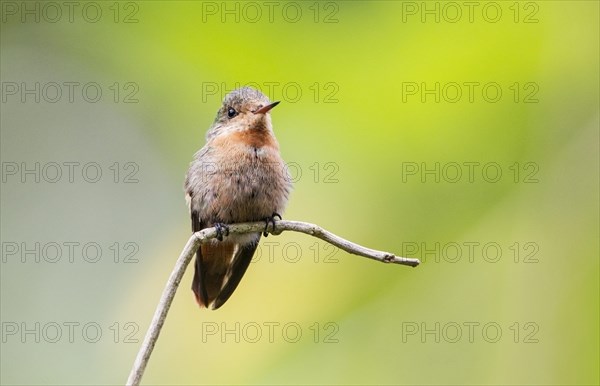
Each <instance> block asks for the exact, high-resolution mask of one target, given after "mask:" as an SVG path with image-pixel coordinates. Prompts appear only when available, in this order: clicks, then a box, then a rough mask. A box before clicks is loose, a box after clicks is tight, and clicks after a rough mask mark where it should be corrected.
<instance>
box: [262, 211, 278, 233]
mask: <svg viewBox="0 0 600 386" xmlns="http://www.w3.org/2000/svg"><path fill="white" fill-rule="evenodd" d="M275 217H279V219H280V220H281V219H282V218H281V215H280V214H279V213H277V212H273V214H272V215H271V216H269V217H267V218H265V230H264V231H263V236H265V237H268V236H269V232H267V229H269V224H272V225H273V229H275Z"/></svg>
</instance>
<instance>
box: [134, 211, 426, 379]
mask: <svg viewBox="0 0 600 386" xmlns="http://www.w3.org/2000/svg"><path fill="white" fill-rule="evenodd" d="M264 229H265V223H264V222H252V223H239V224H231V225H229V233H230V234H242V233H253V232H262V231H263V230H264ZM268 230H269V232H270V233H272V234H275V235H278V234H281V233H282V232H284V231H293V232H300V233H305V234H307V235H310V236H314V237H317V238H319V239H321V240H324V241H327V242H328V243H330V244H332V245H335V246H336V247H338V248H340V249H343V250H344V251H346V252H348V253H352V254H354V255H359V256H363V257H368V258H369V259H373V260H377V261H381V262H383V263H394V264H401V265H408V266H411V267H416V266H417V265H419V264H420V261H419V259H411V258H406V257H400V256H396V255H394V254H393V253H389V252H382V251H377V250H375V249H370V248H366V247H363V246H362V245H358V244H355V243H353V242H350V241H348V240H346V239H343V238H341V237H339V236H336V235H334V234H333V233H331V232H329V231H326V230H325V229H323V228H321V227H319V226H317V225H314V224H310V223H306V222H300V221H287V220H280V221H276V222H275V226H274V227H273V225H271V224H270V225H269V228H268ZM216 236H217V230H216V229H215V228H206V229H203V230H201V231H199V232H196V233H194V234H193V235H192V236H191V237H190V239H189V240H188V242H187V243H186V244H185V247H184V248H183V251H181V254H180V255H179V258H178V259H177V262H176V263H175V267H174V268H173V272H171V276H169V280H168V281H167V285H166V286H165V289H164V290H163V293H162V295H161V298H160V301H159V303H158V306H157V307H156V311H155V312H154V317H153V318H152V322H151V323H150V327H148V332H146V336H145V337H144V342H143V343H142V347H140V351H139V352H138V355H137V357H136V358H135V362H134V364H133V368H132V369H131V373H130V374H129V378H128V379H127V385H132V386H137V385H139V384H140V382H141V380H142V375H143V374H144V370H145V369H146V365H147V364H148V360H149V359H150V355H151V354H152V350H153V349H154V345H155V344H156V341H157V340H158V335H159V334H160V330H161V329H162V326H163V324H164V323H165V319H166V317H167V313H168V312H169V308H170V307H171V303H172V302H173V298H174V297H175V292H176V291H177V287H179V283H180V282H181V278H182V277H183V274H184V273H185V269H186V268H187V266H188V264H189V263H190V261H191V260H192V257H193V256H194V254H195V253H196V250H197V249H198V248H199V247H200V244H202V243H204V242H206V241H207V240H210V239H213V238H215V237H216Z"/></svg>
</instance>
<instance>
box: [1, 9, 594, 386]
mask: <svg viewBox="0 0 600 386" xmlns="http://www.w3.org/2000/svg"><path fill="white" fill-rule="evenodd" d="M54 4H58V7H57V6H49V7H48V6H46V5H45V3H38V2H27V3H22V2H7V1H3V2H2V25H1V28H2V29H1V40H0V42H1V50H2V51H1V62H0V64H1V78H2V82H3V83H2V84H3V93H2V97H3V100H2V105H1V108H2V114H1V128H2V131H1V152H2V153H1V156H2V162H3V178H4V179H3V181H2V185H1V189H2V191H1V193H2V195H1V213H2V218H1V226H2V228H1V231H2V234H1V238H2V243H3V256H2V257H3V261H2V265H1V269H2V271H1V283H2V288H1V289H2V297H1V300H2V304H1V319H2V348H1V362H0V363H1V374H2V375H1V378H0V379H1V382H2V384H122V383H124V382H125V380H126V378H127V375H128V372H129V369H130V366H131V364H132V363H133V360H134V358H135V355H136V352H137V350H138V347H139V344H140V342H141V340H142V339H143V336H144V333H145V330H146V327H147V326H148V324H149V322H150V320H151V317H152V314H153V311H154V308H155V306H156V303H157V301H158V298H159V296H160V293H161V291H162V289H163V287H164V283H165V281H166V279H167V277H168V275H169V273H170V271H171V269H172V267H173V264H174V261H175V259H176V258H177V256H178V254H179V252H180V251H181V249H182V248H183V245H184V244H185V242H186V240H187V239H188V237H189V234H190V225H189V219H188V214H187V208H186V206H185V203H184V198H183V191H182V183H183V177H184V174H185V172H186V170H187V167H188V163H189V161H190V160H191V158H192V155H193V153H194V152H195V151H196V150H197V149H199V148H200V147H201V146H202V145H203V144H204V135H205V132H206V129H207V128H208V127H209V125H210V124H211V123H212V120H213V118H214V115H215V113H216V110H217V109H218V107H219V106H220V101H221V98H222V96H223V95H224V94H225V93H226V92H227V91H230V90H231V89H233V88H235V87H237V86H238V85H244V84H249V83H250V84H254V85H258V86H260V87H261V89H262V90H263V91H264V92H265V93H267V94H269V97H270V98H271V99H272V100H281V101H282V103H281V104H280V106H278V107H277V108H276V109H275V110H273V113H272V117H273V123H274V128H275V132H276V134H277V138H278V140H279V142H280V145H281V150H282V155H283V157H284V159H285V160H286V161H287V162H288V163H290V164H291V165H293V171H294V172H295V183H294V191H293V194H292V196H291V200H290V204H289V206H288V210H287V211H286V213H285V217H286V218H288V219H295V220H303V221H309V222H313V223H317V224H320V225H322V226H323V227H326V228H327V229H330V230H332V231H334V232H335V233H337V234H339V235H341V236H343V237H346V238H348V239H351V240H353V241H356V242H359V243H361V244H363V245H366V246H370V247H373V248H378V249H382V250H389V251H394V252H396V253H398V254H405V255H410V256H413V257H419V258H421V259H422V261H423V264H422V265H421V266H419V267H418V268H415V269H411V268H408V267H402V266H391V265H384V264H380V263H377V262H373V261H370V260H366V259H363V258H360V257H356V256H352V255H348V254H346V253H344V252H341V251H337V252H334V250H333V249H328V247H327V246H326V245H325V244H324V243H321V242H318V243H316V244H315V240H316V239H313V238H310V237H308V236H304V235H297V234H283V235H281V236H272V237H269V238H268V239H263V241H262V245H261V247H260V256H259V258H257V261H255V262H254V263H253V264H252V265H251V266H250V269H249V271H248V272H247V274H246V276H245V277H244V279H243V280H242V283H241V285H240V287H239V288H238V290H237V291H236V293H235V294H234V295H233V296H232V298H231V299H230V300H229V302H228V303H227V304H226V305H225V306H224V307H223V308H222V309H220V310H218V311H215V312H212V311H206V310H199V309H198V308H197V306H196V305H195V302H194V299H193V296H192V293H191V291H190V290H189V286H190V283H191V270H189V272H188V273H187V274H186V275H185V277H184V279H183V281H182V284H181V287H180V291H179V292H178V294H177V296H176V298H175V301H174V304H173V307H172V309H171V312H170V314H169V316H168V318H167V321H166V324H165V327H164V329H163V332H162V335H161V337H160V339H159V341H158V344H157V346H156V348H155V351H154V354H153V356H152V358H151V361H150V363H149V366H148V368H147V371H146V374H145V377H144V383H146V384H175V383H177V384H312V383H314V384H330V383H331V384H527V383H535V384H598V382H599V381H600V380H599V374H598V362H599V343H598V342H599V332H598V331H599V328H598V326H599V302H598V295H599V287H598V285H599V266H598V265H599V263H598V262H599V259H598V256H599V246H598V244H599V243H598V233H599V218H598V216H599V207H598V203H599V200H598V192H599V186H598V183H599V181H598V178H599V177H598V175H599V170H598V169H599V166H598V165H599V162H598V154H599V152H598V143H599V135H598V133H599V130H598V125H599V99H598V93H599V83H598V74H599V68H598V67H599V41H598V40H599V29H598V20H599V7H598V2H596V1H543V2H542V1H539V2H512V1H510V2H493V3H489V2H475V3H474V4H475V5H466V4H465V3H464V2H457V3H447V2H427V3H423V2H394V1H373V2H371V1H369V2H367V1H342V2H323V3H314V2H302V3H292V4H288V3H285V2H271V3H268V2H267V3H263V2H257V3H236V2H228V3H222V2H204V3H202V2H193V1H181V2H178V1H174V2H166V1H141V2H123V3H114V2H95V3H91V4H90V3H80V2H74V5H73V17H72V19H71V18H70V16H69V12H68V11H69V8H68V7H69V6H67V5H64V4H63V3H54ZM36 7H37V8H36ZM53 7H54V8H53ZM270 7H271V8H270ZM470 7H473V8H470ZM269 9H271V10H272V13H271V14H269ZM27 10H30V11H27ZM98 10H100V12H101V13H100V14H99V13H97V12H98ZM470 10H471V11H472V13H471V14H469V11H470ZM498 10H500V12H501V13H500V14H498V13H497V11H498ZM258 11H260V14H259V13H257V12H258ZM458 11H460V12H461V14H460V15H459V14H458V13H457V12H458ZM57 12H60V13H57ZM299 12H300V13H299ZM36 18H39V20H36ZM436 18H437V20H436ZM36 82H38V83H39V84H40V86H39V87H40V89H39V90H40V91H39V92H38V93H37V94H38V96H39V97H40V100H39V102H36V101H35V96H36V95H35V94H36V92H35V91H34V92H33V94H27V92H25V91H24V90H25V89H27V88H29V89H32V88H33V89H34V88H35V83H36ZM52 82H54V83H57V84H59V85H61V87H60V88H61V91H62V93H63V94H62V97H61V98H58V100H57V101H56V102H54V103H53V102H52V100H53V99H54V97H55V96H56V94H55V93H54V91H55V90H56V89H52V85H51V83H52ZM65 82H79V85H80V86H78V88H75V93H74V96H73V100H72V101H70V100H69V98H68V95H67V90H68V88H67V86H65ZM90 82H95V83H96V84H97V85H99V87H100V89H101V91H102V96H101V98H99V100H98V101H97V102H95V103H91V102H89V101H86V99H85V98H84V95H83V94H82V87H83V86H82V85H85V84H88V83H90ZM436 82H437V83H439V92H437V97H439V101H438V102H436V100H435V99H436V91H435V84H436ZM468 82H476V87H475V86H474V87H475V88H474V93H473V98H472V99H469V95H468V94H467V91H468V86H467V85H465V83H467V84H468ZM49 84H50V86H49ZM115 84H116V85H115ZM457 84H458V85H459V88H460V90H461V91H462V93H463V94H462V96H461V97H460V98H458V97H456V96H455V91H456V90H457V87H456V85H457ZM488 84H491V86H490V87H492V86H493V87H492V88H491V89H489V88H488V89H486V90H487V91H489V92H490V93H489V94H487V93H485V94H484V93H483V92H482V90H483V86H484V85H488ZM15 85H16V86H15ZM415 85H416V86H417V87H418V90H415V89H414V86H415ZM13 86H15V87H17V89H16V91H15V89H14V87H13ZM44 87H45V88H44ZM494 87H495V88H494ZM423 88H427V89H431V90H434V91H433V94H427V93H424V92H423ZM497 88H500V89H501V91H502V94H501V95H500V96H499V97H498V98H497V99H498V100H497V101H495V102H494V101H492V99H494V98H495V94H494V92H492V91H494V90H496V89H497ZM44 90H45V91H44ZM53 90H54V91H53ZM115 90H119V93H118V94H117V93H116V91H115ZM87 91H88V92H92V91H94V89H93V88H92V89H88V90H87ZM91 95H92V96H91V97H90V94H85V96H86V97H88V98H92V99H93V98H94V95H93V93H92V94H91ZM22 98H23V99H24V100H22ZM126 102H131V103H126ZM36 162H38V163H40V168H43V167H44V166H45V165H46V166H47V165H52V164H50V163H52V162H56V163H58V164H59V165H63V169H62V171H63V173H66V171H67V168H66V167H64V164H63V163H64V162H79V163H80V165H84V164H86V163H89V162H96V163H97V164H98V165H99V166H100V169H101V171H102V173H103V174H102V178H101V179H100V181H99V182H97V183H90V182H86V181H85V180H84V179H83V178H82V176H81V169H76V173H75V175H74V180H73V182H70V181H69V180H68V178H67V176H66V175H63V176H62V178H61V179H60V180H59V181H58V182H55V183H51V182H48V181H46V180H45V179H44V175H42V178H41V180H40V181H39V183H36V182H35V181H34V180H33V177H32V176H31V175H26V176H25V177H26V179H25V182H21V174H19V173H20V171H19V172H18V173H17V174H16V175H12V174H10V173H8V169H6V168H10V167H12V166H14V165H17V166H18V167H19V168H20V167H21V166H22V165H25V166H26V167H29V168H33V167H35V163H36ZM470 162H475V163H478V164H477V165H479V166H477V167H476V168H475V169H474V171H475V172H474V174H473V176H472V178H469V175H468V169H467V167H466V166H465V163H470ZM115 163H116V166H113V165H115ZM436 163H439V168H440V169H439V172H438V173H437V176H438V177H439V182H436V172H435V169H434V168H435V165H436ZM487 164H490V165H492V166H493V168H492V169H486V172H484V171H483V165H487ZM456 165H461V171H462V173H463V174H462V176H461V177H460V178H457V180H456V181H454V175H455V170H456V168H454V169H452V167H455V166H456ZM467 165H468V164H467ZM415 167H416V168H418V169H415ZM49 168H50V167H49V166H48V169H46V172H48V173H50V172H51V170H50V169H49ZM424 169H433V170H434V171H433V172H431V173H430V174H427V173H426V172H424ZM497 169H499V170H500V171H501V172H502V175H501V178H500V179H499V181H497V182H491V181H490V180H492V179H494V177H495V171H496V170H497ZM40 170H41V169H40ZM115 170H119V171H120V173H119V175H118V176H117V177H115ZM516 170H518V171H519V173H518V174H516ZM92 171H93V170H92ZM488 172H489V173H488ZM130 173H131V174H130ZM52 175H54V174H52ZM45 176H46V177H48V176H49V174H47V175H45ZM127 176H129V177H131V178H130V179H129V181H133V183H125V180H126V179H127ZM50 178H51V177H50ZM115 178H116V181H117V182H115V180H114V179H115ZM136 180H137V182H135V181H136ZM36 242H37V243H40V244H39V245H40V252H32V253H30V254H27V253H25V252H24V249H25V248H30V249H31V248H34V246H35V243H36ZM65 242H66V243H69V242H73V243H78V244H76V249H75V253H74V259H73V262H70V261H69V259H68V256H67V252H68V247H66V246H65V244H64V243H65ZM265 242H267V243H270V244H265ZM52 243H57V244H59V245H60V246H62V249H61V251H62V258H61V259H60V260H59V261H57V262H54V263H52V262H48V261H46V260H44V257H48V256H50V255H52V256H53V255H54V253H51V251H50V249H51V247H52V246H53V245H55V244H52ZM88 243H97V245H99V246H100V248H101V249H100V251H101V253H102V256H101V258H99V261H97V262H96V263H89V262H86V261H85V260H84V259H83V258H82V253H83V252H82V249H83V246H85V245H88ZM115 243H119V244H118V245H117V246H116V247H115V246H114V245H115ZM126 243H131V244H126ZM15 245H17V246H18V248H19V249H18V251H17V252H14V250H12V249H10V248H12V247H14V246H15ZM91 245H92V246H94V245H96V244H91ZM436 245H437V246H438V247H437V249H436ZM44 247H46V252H47V254H46V255H44V252H42V249H43V248H44ZM484 247H485V248H484ZM470 248H473V249H470ZM115 249H117V250H119V252H120V254H119V258H118V262H115V261H114V260H115V259H114V250H115ZM11 251H12V252H11ZM470 251H472V253H470ZM498 251H499V253H501V255H497V253H498ZM88 252H90V251H88ZM128 253H133V259H137V262H135V261H133V262H130V263H124V262H123V260H124V257H125V255H127V254H128ZM330 253H335V254H334V255H333V257H332V258H329V259H328V260H327V261H325V260H326V256H328V255H329V254H330ZM93 255H94V253H93V250H91V252H90V253H89V255H86V256H87V257H88V258H89V256H93ZM22 256H23V259H24V260H25V262H22V261H21V257H22ZM36 259H38V260H39V262H38V261H36ZM330 260H332V261H330ZM36 323H38V326H39V327H38V330H37V332H36ZM57 326H58V327H57ZM68 326H73V329H74V330H73V335H72V337H70V336H69V327H68ZM84 326H87V327H86V329H85V331H84ZM90 326H91V327H90ZM269 326H272V327H269ZM270 328H272V330H270ZM15 329H16V330H15ZM27 329H29V330H32V331H33V332H27V331H26V330H27ZM236 329H238V330H237V332H236ZM97 331H100V332H101V334H102V335H101V336H98V337H97V336H96V335H97V334H96V333H97ZM57 332H58V333H60V336H57V335H56V334H57ZM270 332H272V334H270ZM298 333H300V334H301V335H300V336H297V334H298ZM499 334H500V335H499Z"/></svg>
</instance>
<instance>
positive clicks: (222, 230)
mask: <svg viewBox="0 0 600 386" xmlns="http://www.w3.org/2000/svg"><path fill="white" fill-rule="evenodd" d="M214 227H215V229H216V230H217V240H219V241H223V236H229V226H228V225H226V224H223V223H220V222H218V223H215V225H214Z"/></svg>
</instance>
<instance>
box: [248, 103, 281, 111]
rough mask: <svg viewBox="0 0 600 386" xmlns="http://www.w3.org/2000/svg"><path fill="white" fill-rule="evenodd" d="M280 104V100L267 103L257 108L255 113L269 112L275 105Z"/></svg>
mask: <svg viewBox="0 0 600 386" xmlns="http://www.w3.org/2000/svg"><path fill="white" fill-rule="evenodd" d="M278 104H279V101H277V102H273V103H271V104H270V105H266V106H264V107H261V108H260V109H258V110H256V111H255V112H254V114H266V113H268V112H269V110H271V109H272V108H273V107H275V106H277V105H278Z"/></svg>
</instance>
